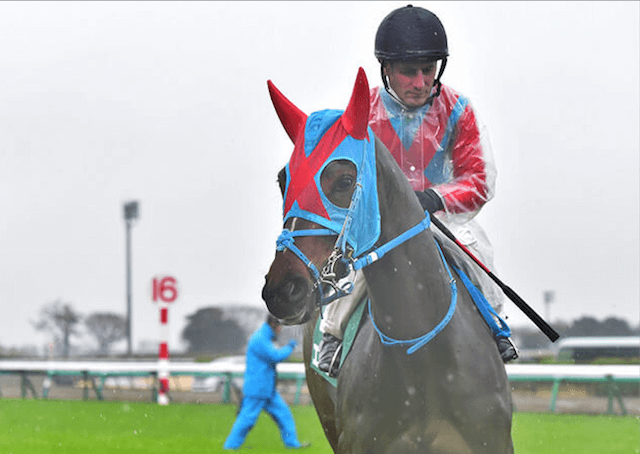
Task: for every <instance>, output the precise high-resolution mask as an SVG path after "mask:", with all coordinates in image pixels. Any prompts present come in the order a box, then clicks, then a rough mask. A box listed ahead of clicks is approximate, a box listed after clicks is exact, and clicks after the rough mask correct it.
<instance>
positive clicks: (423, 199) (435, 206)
mask: <svg viewBox="0 0 640 454" xmlns="http://www.w3.org/2000/svg"><path fill="white" fill-rule="evenodd" d="M416 195H417V196H418V200H420V205H422V209H423V210H425V211H428V212H429V213H435V212H436V211H440V210H444V205H443V204H442V199H440V196H439V195H438V194H437V193H436V191H434V190H433V189H427V190H426V191H416Z"/></svg>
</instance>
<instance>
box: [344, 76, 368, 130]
mask: <svg viewBox="0 0 640 454" xmlns="http://www.w3.org/2000/svg"><path fill="white" fill-rule="evenodd" d="M341 121H342V126H344V129H346V130H347V132H348V133H349V135H350V136H351V137H353V138H354V139H358V140H363V139H365V138H366V137H367V127H368V125H369V82H368V81H367V75H366V74H365V72H364V69H362V68H360V69H358V77H356V83H355V85H354V87H353V93H352V94H351V100H350V101H349V105H348V106H347V108H346V110H345V111H344V114H342V119H341Z"/></svg>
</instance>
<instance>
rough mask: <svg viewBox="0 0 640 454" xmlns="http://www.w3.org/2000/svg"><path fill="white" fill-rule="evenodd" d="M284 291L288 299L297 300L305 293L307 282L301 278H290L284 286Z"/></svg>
mask: <svg viewBox="0 0 640 454" xmlns="http://www.w3.org/2000/svg"><path fill="white" fill-rule="evenodd" d="M284 293H285V294H286V295H287V296H288V299H289V301H291V302H296V301H299V300H300V299H302V298H303V297H304V296H305V295H306V293H307V283H306V281H305V280H304V279H302V278H293V279H290V280H289V281H287V283H286V284H285V286H284Z"/></svg>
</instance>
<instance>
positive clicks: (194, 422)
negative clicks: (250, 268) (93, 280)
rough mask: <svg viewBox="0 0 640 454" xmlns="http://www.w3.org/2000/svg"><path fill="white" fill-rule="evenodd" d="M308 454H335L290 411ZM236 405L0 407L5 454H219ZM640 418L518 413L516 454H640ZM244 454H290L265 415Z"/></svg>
mask: <svg viewBox="0 0 640 454" xmlns="http://www.w3.org/2000/svg"><path fill="white" fill-rule="evenodd" d="M292 411H293V414H294V417H295V420H296V425H297V429H298V436H299V438H300V441H309V442H311V444H312V446H311V447H310V448H308V449H305V450H304V452H305V453H308V454H316V453H323V454H331V449H330V448H329V445H328V443H327V441H326V439H325V438H324V434H323V432H322V428H321V427H320V423H319V421H318V418H317V416H316V414H315V410H314V409H313V407H310V406H296V407H292ZM234 419H235V406H233V405H197V404H171V405H169V406H165V407H162V406H159V405H156V404H153V403H142V402H96V401H58V400H56V401H41V400H40V401H35V400H7V399H5V400H0V453H1V454H32V453H33V454H48V453H56V454H76V453H78V454H80V453H81V454H87V453H92V454H102V453H105V454H106V453H131V454H138V453H154V454H161V453H185V454H188V453H203V452H206V453H211V454H215V453H221V452H225V451H223V449H222V444H223V443H224V440H225V438H226V436H227V434H228V433H229V430H230V428H231V425H232V424H233V421H234ZM638 429H639V425H638V418H636V417H620V416H615V417H611V416H606V415H600V416H587V415H556V414H541V413H516V414H515V415H514V424H513V439H514V445H515V451H516V453H517V454H548V453H553V454H578V453H579V454H583V453H589V454H605V453H606V454H631V453H640V436H639V431H638ZM241 451H248V452H256V453H260V454H262V453H264V454H271V453H286V452H291V451H290V450H287V449H285V448H284V446H283V445H282V442H281V441H280V437H279V434H278V430H277V428H276V425H275V423H274V422H273V421H272V420H271V419H270V418H269V417H268V416H266V415H265V414H262V415H261V416H260V419H259V421H258V423H257V424H256V426H255V427H254V429H253V430H252V431H251V433H250V434H249V436H248V437H247V440H246V442H245V444H244V445H243V447H242V448H241Z"/></svg>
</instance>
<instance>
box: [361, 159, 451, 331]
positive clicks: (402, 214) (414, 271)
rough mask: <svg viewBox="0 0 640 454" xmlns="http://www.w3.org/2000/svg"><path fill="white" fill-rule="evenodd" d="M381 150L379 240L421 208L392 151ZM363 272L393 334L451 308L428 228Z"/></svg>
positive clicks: (427, 323)
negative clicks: (391, 153)
mask: <svg viewBox="0 0 640 454" xmlns="http://www.w3.org/2000/svg"><path fill="white" fill-rule="evenodd" d="M379 154H380V156H379V157H378V167H377V171H378V195H379V201H380V215H381V222H382V226H381V241H389V240H391V239H393V238H396V237H397V236H398V235H400V234H402V233H404V232H405V231H407V230H408V229H410V228H411V227H413V226H414V225H416V224H418V223H419V222H420V221H421V220H422V219H424V213H423V211H422V209H421V207H420V204H419V202H418V200H417V198H416V197H415V196H414V195H413V190H412V189H411V186H410V185H409V183H408V181H407V180H406V178H405V177H404V175H402V173H401V171H400V169H399V168H398V167H397V165H396V164H395V161H393V157H391V155H390V154H389V153H388V152H387V151H386V150H384V151H382V152H379ZM389 160H391V162H390V161H389ZM399 172H400V173H399ZM365 276H366V278H367V285H368V287H369V294H370V297H371V301H372V307H373V313H374V317H375V319H376V324H378V326H379V327H380V328H381V329H382V330H383V332H384V333H385V334H387V335H389V336H391V337H395V336H397V337H398V338H404V339H406V338H411V337H415V336H418V335H420V334H424V332H425V330H428V329H430V328H432V327H433V326H435V325H436V324H437V323H438V322H439V321H440V320H442V318H443V317H444V315H445V314H446V312H447V310H448V308H449V303H450V300H451V290H450V287H449V274H448V272H447V268H446V266H445V265H444V263H443V260H442V258H441V255H440V252H439V249H438V246H437V245H436V243H435V240H434V238H433V234H432V233H431V232H430V231H429V230H428V229H427V230H426V231H425V232H423V233H420V234H419V235H418V236H416V237H414V238H411V239H409V240H408V241H406V242H404V243H402V244H401V245H400V246H398V247H396V248H395V249H393V250H391V251H389V252H388V253H387V255H385V256H384V258H383V259H382V260H380V261H379V262H376V263H374V264H373V265H371V266H370V267H369V268H368V269H365Z"/></svg>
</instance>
